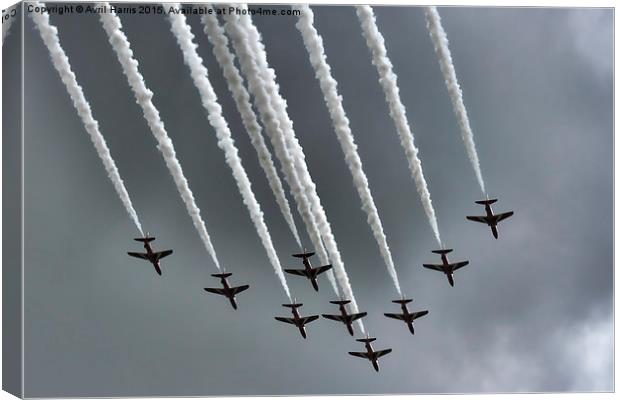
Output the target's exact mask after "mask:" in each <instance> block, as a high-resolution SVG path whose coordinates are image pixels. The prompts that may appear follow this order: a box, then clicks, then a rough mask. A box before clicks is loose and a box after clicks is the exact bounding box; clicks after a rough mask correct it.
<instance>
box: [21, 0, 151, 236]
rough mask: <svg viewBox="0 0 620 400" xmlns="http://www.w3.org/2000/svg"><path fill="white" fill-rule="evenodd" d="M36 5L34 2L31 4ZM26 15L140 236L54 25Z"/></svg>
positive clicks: (44, 15) (41, 17) (40, 15)
mask: <svg viewBox="0 0 620 400" xmlns="http://www.w3.org/2000/svg"><path fill="white" fill-rule="evenodd" d="M35 4H36V5H37V6H39V4H38V3H35ZM30 16H31V17H32V19H33V20H34V22H35V25H36V27H37V29H38V30H39V33H40V34H41V38H42V39H43V42H44V43H45V46H46V47H47V50H48V51H49V53H50V57H51V59H52V63H53V64H54V67H55V68H56V71H58V74H59V75H60V78H61V80H62V82H63V83H64V84H65V87H66V88H67V92H68V93H69V95H70V96H71V100H72V101H73V106H74V107H75V109H76V110H77V113H78V115H79V116H80V118H81V120H82V123H83V124H84V127H85V128H86V132H88V135H89V136H90V140H91V141H92V143H93V145H94V146H95V150H96V151H97V155H98V156H99V158H100V159H101V161H102V162H103V166H104V167H105V170H106V172H107V174H108V178H110V181H112V185H114V189H115V190H116V193H117V194H118V196H119V197H120V199H121V201H122V202H123V206H125V210H127V213H128V214H129V217H130V218H131V220H132V221H133V223H134V224H135V225H136V228H138V231H140V235H142V236H144V232H143V231H142V225H141V224H140V220H139V219H138V214H137V213H136V210H135V209H134V208H133V205H132V203H131V199H130V197H129V193H127V189H126V188H125V184H124V183H123V180H122V179H121V176H120V174H119V173H118V169H117V168H116V164H115V163H114V159H112V155H111V154H110V149H109V148H108V145H107V144H106V141H105V139H104V137H103V135H102V134H101V132H100V131H99V123H98V122H97V121H96V120H95V118H94V117H93V115H92V112H91V109H90V105H89V104H88V101H87V100H86V97H85V96H84V92H83V91H82V87H81V86H80V85H79V84H78V82H77V79H76V77H75V74H74V73H73V71H72V70H71V64H69V58H68V57H67V55H66V54H65V51H64V50H63V48H62V47H61V46H60V39H59V38H58V29H56V27H55V26H53V25H51V24H50V22H49V14H47V13H30Z"/></svg>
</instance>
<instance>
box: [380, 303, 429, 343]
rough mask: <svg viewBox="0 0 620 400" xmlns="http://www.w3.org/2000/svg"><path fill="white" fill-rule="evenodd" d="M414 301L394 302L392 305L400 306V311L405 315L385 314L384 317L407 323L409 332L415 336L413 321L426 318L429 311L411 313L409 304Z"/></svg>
mask: <svg viewBox="0 0 620 400" xmlns="http://www.w3.org/2000/svg"><path fill="white" fill-rule="evenodd" d="M412 301H413V300H412V299H402V300H392V303H396V304H400V309H401V310H402V312H403V313H402V314H390V313H385V314H383V315H385V316H386V317H388V318H394V319H399V320H401V321H405V323H406V324H407V326H408V327H409V332H411V334H412V335H413V334H415V331H414V330H413V320H414V319H418V318H420V317H423V316H425V315H426V314H428V310H424V311H414V312H412V313H410V312H409V310H408V309H407V303H411V302H412Z"/></svg>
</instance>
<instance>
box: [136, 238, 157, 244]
mask: <svg viewBox="0 0 620 400" xmlns="http://www.w3.org/2000/svg"><path fill="white" fill-rule="evenodd" d="M134 240H135V241H136V242H142V243H149V242H152V241H153V240H155V238H154V237H143V238H135V239H134Z"/></svg>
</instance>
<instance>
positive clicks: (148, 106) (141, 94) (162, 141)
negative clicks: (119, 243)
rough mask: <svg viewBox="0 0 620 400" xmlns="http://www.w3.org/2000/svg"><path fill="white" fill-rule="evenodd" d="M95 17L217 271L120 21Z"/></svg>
mask: <svg viewBox="0 0 620 400" xmlns="http://www.w3.org/2000/svg"><path fill="white" fill-rule="evenodd" d="M100 6H103V7H105V8H103V9H104V10H110V5H109V4H108V3H102V4H100ZM99 17H100V19H101V23H102V24H103V28H104V29H105V32H106V34H107V35H108V40H109V41H110V44H111V45H112V48H113V49H114V52H115V53H116V55H117V56H118V61H119V62H120V63H121V65H122V67H123V72H124V74H125V76H126V77H127V80H128V82H129V86H131V89H132V91H133V93H134V96H135V97H136V102H137V103H138V104H139V105H140V107H141V108H142V112H143V113H144V118H145V119H146V122H147V123H148V125H149V127H150V128H151V132H152V133H153V136H155V139H156V140H157V143H158V146H157V147H158V148H159V151H160V152H161V154H162V156H163V157H164V160H165V162H166V166H167V167H168V170H169V171H170V174H171V175H172V178H173V179H174V183H175V184H176V187H177V190H178V191H179V194H180V195H181V198H182V199H183V202H184V203H185V207H186V208H187V212H188V213H189V215H190V217H191V219H192V222H193V224H194V227H195V228H196V230H197V231H198V234H199V235H200V238H201V239H202V242H203V244H204V246H205V248H206V249H207V252H208V253H209V255H210V256H211V258H212V259H213V263H214V264H215V266H216V267H217V269H218V270H221V268H220V263H219V261H218V259H217V254H215V249H214V248H213V244H212V243H211V238H210V237H209V233H208V232H207V228H206V226H205V223H204V221H203V220H202V218H201V217H200V209H199V208H198V206H197V205H196V201H195V200H194V195H193V193H192V191H191V190H190V188H189V184H188V182H187V179H185V175H183V170H182V169H181V164H180V163H179V160H177V157H176V154H175V151H174V146H173V145H172V140H170V138H169V137H168V133H167V132H166V128H165V127H164V123H163V122H162V120H161V118H160V116H159V111H157V109H156V108H155V106H154V105H153V102H152V101H151V98H152V97H153V92H151V91H150V90H149V89H148V88H147V87H146V84H145V82H144V78H143V77H142V74H140V71H139V70H138V61H137V60H136V59H134V58H133V51H132V50H131V46H130V44H129V41H128V40H127V37H126V36H125V34H124V33H123V31H122V30H121V29H122V25H121V20H120V19H119V18H118V16H117V15H116V14H115V13H113V12H111V11H110V12H109V13H107V12H103V13H100V14H99Z"/></svg>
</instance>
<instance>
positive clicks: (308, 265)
mask: <svg viewBox="0 0 620 400" xmlns="http://www.w3.org/2000/svg"><path fill="white" fill-rule="evenodd" d="M302 262H303V264H304V268H305V269H306V272H307V273H308V277H309V278H308V279H310V282H311V283H312V287H313V288H314V290H316V291H317V292H318V291H319V283H318V282H317V281H316V271H315V270H313V269H312V264H311V263H310V259H309V258H308V257H304V258H303V261H302Z"/></svg>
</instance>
